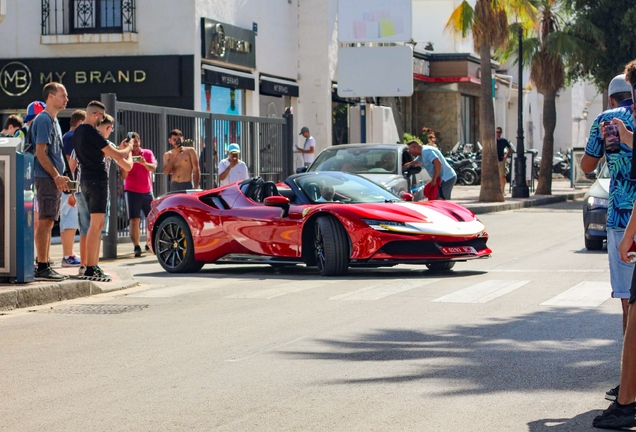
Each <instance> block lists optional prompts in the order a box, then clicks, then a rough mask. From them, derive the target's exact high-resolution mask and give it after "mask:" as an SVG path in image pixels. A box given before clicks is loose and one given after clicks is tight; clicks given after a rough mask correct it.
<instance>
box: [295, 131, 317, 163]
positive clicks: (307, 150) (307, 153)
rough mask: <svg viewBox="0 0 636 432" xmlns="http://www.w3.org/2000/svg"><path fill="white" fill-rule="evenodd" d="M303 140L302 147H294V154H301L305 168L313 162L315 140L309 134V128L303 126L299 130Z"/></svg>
mask: <svg viewBox="0 0 636 432" xmlns="http://www.w3.org/2000/svg"><path fill="white" fill-rule="evenodd" d="M299 135H302V136H303V137H304V138H305V142H304V144H303V146H302V147H300V146H298V145H296V153H301V154H302V155H303V162H304V164H305V166H306V167H308V166H309V165H311V164H312V162H313V161H314V153H315V152H316V140H315V139H314V137H313V136H311V133H309V128H308V127H307V126H303V127H302V128H301V129H300V134H299Z"/></svg>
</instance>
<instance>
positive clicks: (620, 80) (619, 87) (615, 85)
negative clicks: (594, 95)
mask: <svg viewBox="0 0 636 432" xmlns="http://www.w3.org/2000/svg"><path fill="white" fill-rule="evenodd" d="M631 91H632V88H631V87H630V86H629V83H628V82H627V81H625V74H621V75H616V76H615V77H614V78H612V81H610V83H609V87H608V89H607V95H608V96H611V95H613V94H616V93H631Z"/></svg>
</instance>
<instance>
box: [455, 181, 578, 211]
mask: <svg viewBox="0 0 636 432" xmlns="http://www.w3.org/2000/svg"><path fill="white" fill-rule="evenodd" d="M535 186H536V184H535ZM588 190H589V186H586V187H577V188H571V187H570V181H569V180H566V179H552V195H534V192H530V197H529V198H512V195H511V194H510V188H509V185H508V184H506V193H505V195H504V199H505V202H501V203H481V202H479V186H462V185H457V186H455V187H454V188H453V195H452V196H453V201H454V202H456V203H458V204H461V205H463V206H464V207H466V208H468V209H470V210H471V211H472V212H473V213H475V214H483V213H493V212H500V211H506V210H518V209H520V208H524V207H536V206H542V205H546V204H554V203H558V202H563V201H569V200H575V199H583V196H584V195H585V194H586V193H587V191H588Z"/></svg>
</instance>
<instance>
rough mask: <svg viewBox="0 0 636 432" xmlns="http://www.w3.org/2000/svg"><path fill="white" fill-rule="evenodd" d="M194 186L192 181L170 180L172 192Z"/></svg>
mask: <svg viewBox="0 0 636 432" xmlns="http://www.w3.org/2000/svg"><path fill="white" fill-rule="evenodd" d="M192 188H194V184H193V183H192V182H170V192H176V191H181V190H186V189H192Z"/></svg>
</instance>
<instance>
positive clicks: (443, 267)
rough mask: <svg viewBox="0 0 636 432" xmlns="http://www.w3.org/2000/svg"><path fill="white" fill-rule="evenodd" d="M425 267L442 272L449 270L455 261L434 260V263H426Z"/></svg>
mask: <svg viewBox="0 0 636 432" xmlns="http://www.w3.org/2000/svg"><path fill="white" fill-rule="evenodd" d="M426 267H428V269H429V270H430V271H435V272H442V271H449V270H450V269H452V268H453V267H455V263H454V262H453V261H446V262H436V263H430V264H426Z"/></svg>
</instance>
